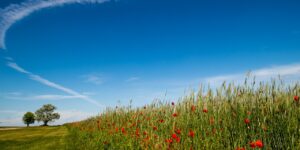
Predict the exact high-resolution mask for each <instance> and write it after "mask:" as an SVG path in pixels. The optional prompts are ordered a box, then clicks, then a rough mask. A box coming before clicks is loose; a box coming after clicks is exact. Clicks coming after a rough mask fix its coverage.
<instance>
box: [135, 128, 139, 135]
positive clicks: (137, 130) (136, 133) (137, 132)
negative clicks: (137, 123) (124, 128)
mask: <svg viewBox="0 0 300 150" xmlns="http://www.w3.org/2000/svg"><path fill="white" fill-rule="evenodd" d="M135 135H136V136H140V130H139V129H138V128H137V129H136V130H135Z"/></svg>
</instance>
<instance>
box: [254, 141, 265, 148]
mask: <svg viewBox="0 0 300 150" xmlns="http://www.w3.org/2000/svg"><path fill="white" fill-rule="evenodd" d="M255 145H256V146H257V147H259V148H263V147H264V144H263V142H262V141H261V140H257V141H256V142H255Z"/></svg>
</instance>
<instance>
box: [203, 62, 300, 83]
mask: <svg viewBox="0 0 300 150" xmlns="http://www.w3.org/2000/svg"><path fill="white" fill-rule="evenodd" d="M250 74H251V76H254V77H255V79H256V81H268V80H270V79H271V78H277V77H278V76H280V77H281V79H284V80H288V81H297V80H299V79H300V64H289V65H281V66H273V67H268V68H262V69H257V70H252V71H251V72H250ZM245 77H246V74H243V73H237V74H228V75H220V76H213V77H207V78H204V80H201V79H200V81H202V82H203V81H204V83H211V84H212V85H220V84H221V83H222V82H224V81H226V82H231V81H234V82H235V83H241V82H243V81H244V79H245Z"/></svg>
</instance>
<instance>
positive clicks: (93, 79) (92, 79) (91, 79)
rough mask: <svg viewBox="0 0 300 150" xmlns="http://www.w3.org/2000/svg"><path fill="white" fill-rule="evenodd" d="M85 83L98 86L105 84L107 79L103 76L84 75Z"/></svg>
mask: <svg viewBox="0 0 300 150" xmlns="http://www.w3.org/2000/svg"><path fill="white" fill-rule="evenodd" d="M82 77H83V78H84V81H85V82H87V83H92V84H96V85H100V84H103V83H104V82H105V77H104V76H103V75H101V74H88V75H83V76H82Z"/></svg>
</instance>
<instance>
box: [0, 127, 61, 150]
mask: <svg viewBox="0 0 300 150" xmlns="http://www.w3.org/2000/svg"><path fill="white" fill-rule="evenodd" d="M66 135H67V129H66V128H65V127H64V126H61V127H30V128H21V129H16V130H3V131H0V149H1V150H10V149H32V150H35V149H65V136H66Z"/></svg>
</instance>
